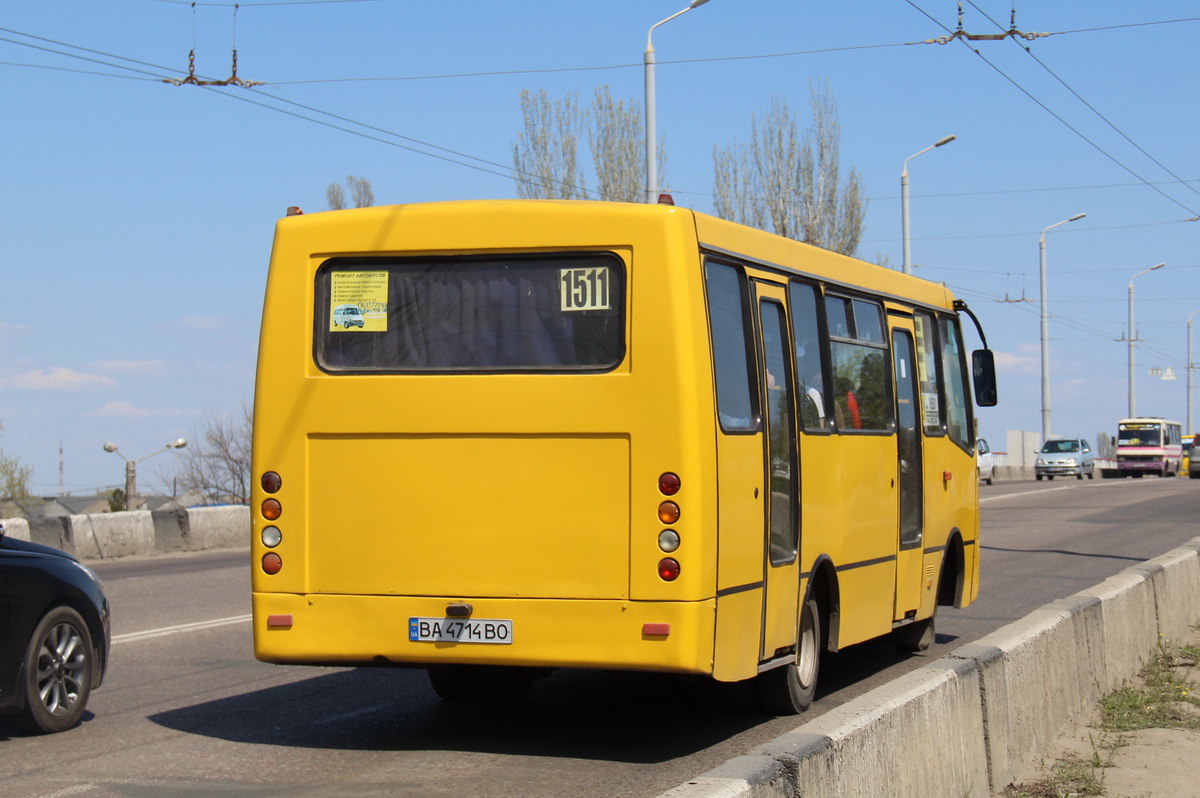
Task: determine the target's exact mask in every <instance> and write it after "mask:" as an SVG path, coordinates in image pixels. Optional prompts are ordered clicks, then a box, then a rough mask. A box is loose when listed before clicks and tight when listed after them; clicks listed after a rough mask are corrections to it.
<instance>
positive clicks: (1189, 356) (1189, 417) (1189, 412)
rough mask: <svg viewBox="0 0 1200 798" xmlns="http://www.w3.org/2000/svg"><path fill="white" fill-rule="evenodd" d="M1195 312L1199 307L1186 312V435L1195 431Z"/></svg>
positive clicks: (1198, 310) (1197, 311)
mask: <svg viewBox="0 0 1200 798" xmlns="http://www.w3.org/2000/svg"><path fill="white" fill-rule="evenodd" d="M1197 313H1200V308H1197V309H1196V310H1193V311H1192V312H1191V313H1189V314H1188V340H1187V363H1185V364H1184V365H1185V367H1186V368H1187V429H1186V430H1184V432H1185V434H1187V435H1191V434H1192V433H1193V432H1195V431H1196V428H1195V427H1193V426H1192V371H1194V370H1195V366H1193V365H1192V316H1195V315H1196V314H1197ZM1194 445H1195V443H1194V442H1193V446H1194Z"/></svg>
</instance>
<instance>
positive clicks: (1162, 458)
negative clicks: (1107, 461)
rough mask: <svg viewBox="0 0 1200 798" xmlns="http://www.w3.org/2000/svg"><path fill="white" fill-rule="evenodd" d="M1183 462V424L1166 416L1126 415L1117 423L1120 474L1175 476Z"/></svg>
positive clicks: (1125, 475) (1118, 469)
mask: <svg viewBox="0 0 1200 798" xmlns="http://www.w3.org/2000/svg"><path fill="white" fill-rule="evenodd" d="M1182 462H1183V427H1182V425H1181V424H1180V423H1179V422H1178V421H1168V420H1166V419H1163V418H1126V419H1122V420H1121V421H1119V422H1117V474H1118V475H1120V476H1122V477H1130V476H1132V477H1140V476H1141V475H1142V474H1156V475H1157V476H1160V477H1173V476H1175V475H1176V474H1178V473H1179V470H1180V467H1181V464H1182Z"/></svg>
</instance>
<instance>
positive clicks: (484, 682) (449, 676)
mask: <svg viewBox="0 0 1200 798" xmlns="http://www.w3.org/2000/svg"><path fill="white" fill-rule="evenodd" d="M538 675H539V674H538V672H536V671H534V670H533V669H529V668H509V667H501V666H489V665H443V666H435V667H431V668H430V669H429V684H430V686H431V687H433V692H435V693H437V694H438V698H441V699H442V700H443V701H475V702H479V703H483V704H501V703H510V702H513V701H520V700H521V699H522V698H524V697H525V694H526V693H528V692H529V688H530V686H531V685H532V684H533V680H534V679H535V678H537V676H538Z"/></svg>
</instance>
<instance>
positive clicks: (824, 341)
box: [787, 278, 834, 435]
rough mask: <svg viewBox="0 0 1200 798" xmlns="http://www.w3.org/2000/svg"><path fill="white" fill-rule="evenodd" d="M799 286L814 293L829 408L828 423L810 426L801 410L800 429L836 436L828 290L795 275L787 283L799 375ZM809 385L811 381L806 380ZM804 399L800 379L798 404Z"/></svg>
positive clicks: (823, 384)
mask: <svg viewBox="0 0 1200 798" xmlns="http://www.w3.org/2000/svg"><path fill="white" fill-rule="evenodd" d="M797 288H803V289H805V290H807V291H809V292H810V293H811V295H812V300H813V314H814V317H815V318H814V326H815V328H816V329H815V332H816V341H815V342H814V346H815V347H816V352H817V359H818V361H819V371H820V373H821V390H820V391H819V393H820V395H821V402H822V407H823V408H824V409H825V415H824V423H822V424H820V425H818V426H813V427H810V426H808V425H807V424H805V423H804V414H803V413H797V419H796V421H797V423H796V428H797V429H798V430H799V431H800V433H801V434H803V435H832V434H833V433H834V423H833V412H832V411H833V401H832V400H831V399H830V396H829V387H830V385H831V384H832V382H833V378H832V375H831V374H830V365H829V327H828V325H827V324H826V321H825V292H824V290H823V288H824V287H823V286H822V285H821V284H820V283H817V282H811V281H808V280H798V279H795V278H792V279H789V280H788V286H787V297H788V318H789V319H790V320H791V324H792V358H793V360H794V361H795V363H796V365H795V368H796V373H797V375H799V373H800V360H799V358H798V357H797V356H796V353H795V347H796V344H797V341H796V332H795V331H796V329H797V327H798V325H797V324H796V320H797V319H798V318H800V316H799V314H798V313H797V309H796V305H795V303H794V302H793V301H792V299H793V296H794V291H795V289H797ZM798 379H799V377H798V376H797V380H798ZM805 384H807V383H805ZM803 400H804V397H803V396H801V394H800V383H799V381H797V383H796V402H797V404H799V403H800V402H802V401H803Z"/></svg>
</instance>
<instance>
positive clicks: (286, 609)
mask: <svg viewBox="0 0 1200 798" xmlns="http://www.w3.org/2000/svg"><path fill="white" fill-rule="evenodd" d="M471 603H472V607H473V610H474V611H473V613H472V616H471V617H473V618H489V619H505V620H511V621H512V625H513V642H512V644H511V645H484V644H472V643H419V642H411V641H410V640H409V635H408V620H409V618H412V617H435V618H437V617H444V613H445V610H446V606H447V600H446V599H434V598H409V597H393V596H369V595H364V596H345V595H309V596H302V595H301V596H297V595H289V594H278V593H254V595H253V607H254V619H255V620H254V652H255V656H257V657H258V658H259V659H261V660H263V661H266V662H280V663H288V662H291V663H308V662H321V661H325V662H334V663H339V664H364V663H365V664H369V663H375V664H382V663H387V662H391V663H396V664H418V665H421V664H426V665H428V664H455V665H458V664H477V665H527V666H534V665H536V666H547V667H569V668H620V669H628V670H646V671H664V672H672V673H695V674H711V673H712V641H713V632H714V629H713V619H714V614H715V613H714V603H713V602H712V601H705V602H628V601H562V600H548V599H542V600H528V599H479V600H476V601H473V602H471ZM272 615H275V616H290V620H291V623H290V625H289V626H277V627H268V618H269V616H272ZM647 623H652V624H667V625H669V627H670V630H669V634H665V635H663V634H646V633H645V632H644V625H645V624H647Z"/></svg>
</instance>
